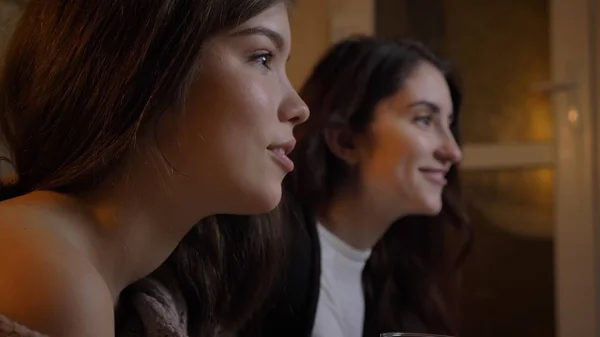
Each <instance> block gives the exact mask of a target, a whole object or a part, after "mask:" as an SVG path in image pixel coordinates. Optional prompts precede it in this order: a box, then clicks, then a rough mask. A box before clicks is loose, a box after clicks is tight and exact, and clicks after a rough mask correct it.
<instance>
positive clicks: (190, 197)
mask: <svg viewBox="0 0 600 337" xmlns="http://www.w3.org/2000/svg"><path fill="white" fill-rule="evenodd" d="M290 48H291V36H290V25H289V20H288V8H287V5H286V4H285V3H284V2H279V3H276V4H275V5H273V6H271V7H270V8H268V9H267V10H265V11H263V12H262V13H260V14H258V15H257V16H255V17H253V18H251V19H250V20H248V21H246V22H244V23H242V24H241V25H240V26H238V27H236V28H234V29H232V30H231V31H227V32H224V33H222V34H219V35H217V36H215V37H214V38H212V39H210V40H209V41H208V42H207V44H206V45H205V48H204V50H203V53H202V60H201V62H200V69H199V72H198V76H197V78H196V81H195V83H193V85H192V87H191V90H190V93H189V95H188V97H187V99H186V102H185V104H184V111H183V115H177V114H167V116H165V117H164V118H163V120H161V126H160V128H161V129H160V137H159V143H160V147H161V151H162V152H163V153H164V155H165V158H166V159H167V160H168V162H169V163H170V165H172V166H173V168H174V169H175V170H177V171H178V172H179V173H180V174H175V175H174V177H173V178H172V179H173V180H175V183H174V186H173V187H172V188H173V189H177V192H176V193H173V195H177V196H179V195H181V196H184V197H182V198H183V200H182V202H188V203H190V205H193V204H194V203H197V202H198V201H197V200H195V196H197V195H199V193H201V192H199V191H201V190H206V189H208V190H210V191H215V192H214V198H213V199H212V200H210V201H209V202H210V203H211V205H210V206H212V208H213V209H215V211H216V212H217V213H236V214H253V213H263V212H267V211H270V210H271V209H273V208H274V207H275V206H276V205H277V204H278V203H279V201H280V198H281V182H282V180H283V178H284V176H285V175H286V174H287V173H288V172H289V171H290V170H291V169H292V165H290V162H288V160H289V159H287V156H286V155H285V154H286V153H287V152H289V151H291V149H292V148H293V146H294V144H295V140H294V136H293V128H294V126H296V125H297V124H299V123H302V122H304V121H305V120H306V119H307V118H308V108H307V107H306V105H305V104H304V102H303V101H302V100H301V99H300V98H299V96H298V95H297V93H296V91H295V90H294V89H293V87H292V85H291V84H290V82H289V80H288V77H287V74H286V63H287V60H288V57H289V54H290Z"/></svg>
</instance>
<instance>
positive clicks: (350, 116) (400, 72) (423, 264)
mask: <svg viewBox="0 0 600 337" xmlns="http://www.w3.org/2000/svg"><path fill="white" fill-rule="evenodd" d="M422 62H429V63H431V64H432V65H434V66H435V67H437V68H438V69H439V70H440V71H441V72H442V73H443V74H444V76H445V77H446V80H447V82H448V85H449V87H450V91H451V96H452V101H453V105H454V113H455V116H456V118H455V120H454V122H453V124H452V126H451V127H452V132H453V134H454V136H455V137H456V138H457V140H458V129H457V128H458V117H459V111H460V104H461V95H460V92H459V90H458V87H457V85H456V82H455V80H454V78H453V77H452V73H451V72H450V68H449V66H448V65H447V64H446V63H445V62H444V61H442V60H441V59H440V58H438V57H437V56H436V55H435V54H433V53H432V52H431V51H429V50H428V49H427V48H426V47H424V46H423V45H422V44H420V43H417V42H413V41H409V40H380V39H377V38H371V37H354V38H350V39H347V40H344V41H342V42H340V43H338V44H337V45H335V46H333V47H332V48H331V49H330V50H329V52H328V53H327V54H326V55H325V56H324V57H323V58H322V59H321V61H320V62H319V63H318V64H317V65H316V67H315V68H314V70H313V72H312V74H311V75H310V76H309V78H308V80H307V81H306V83H305V84H304V86H303V87H302V89H301V90H300V94H301V96H302V98H303V99H304V101H305V102H306V104H307V105H308V107H309V108H310V110H311V117H310V119H309V122H308V123H307V124H304V125H301V126H299V127H298V130H297V131H298V135H299V137H301V139H300V141H299V143H298V146H297V148H296V150H294V152H293V153H292V155H293V157H294V158H293V159H294V161H295V162H296V164H297V166H296V167H297V169H296V171H294V172H293V173H292V174H291V175H290V176H289V177H288V179H287V180H286V189H287V191H288V192H289V195H290V196H292V197H293V198H295V199H297V201H298V202H299V204H300V206H301V207H302V208H303V209H304V210H306V209H310V210H312V211H314V212H317V210H319V209H320V208H321V207H323V206H324V205H325V206H326V205H327V204H328V203H329V202H330V200H331V198H332V195H333V193H334V190H335V189H336V188H337V187H338V186H339V185H340V184H343V183H344V182H345V181H346V179H347V175H348V170H347V166H346V164H345V163H344V162H342V161H341V160H340V159H338V158H337V157H336V156H335V155H333V153H332V152H331V151H330V149H329V147H328V146H327V144H326V142H325V139H324V137H323V132H322V131H323V130H324V129H325V128H327V127H329V126H332V125H335V126H340V125H341V126H344V127H347V128H349V129H350V130H351V131H352V132H354V133H355V134H359V133H361V132H364V131H365V129H366V128H367V127H368V125H369V124H370V122H371V120H372V117H373V111H374V108H375V106H376V104H377V103H378V102H380V101H381V100H383V99H385V98H387V97H389V96H391V95H393V94H394V93H396V92H397V91H398V90H400V89H401V88H402V86H403V84H404V81H405V80H406V78H407V77H408V76H409V75H410V73H411V72H412V71H413V70H414V69H415V68H416V67H417V66H418V65H419V64H420V63H422ZM448 181H449V184H448V185H447V187H446V188H445V189H444V191H443V210H442V212H441V214H439V215H437V216H434V217H425V216H413V217H408V218H402V219H400V220H398V221H396V222H395V223H394V224H392V225H391V227H390V228H389V230H388V231H387V232H386V233H385V235H384V236H383V238H382V239H381V240H380V241H379V242H378V243H377V245H376V246H375V247H374V249H373V252H372V255H371V257H370V259H369V261H368V262H367V265H366V267H365V270H364V273H363V285H364V291H365V299H366V320H365V336H376V335H378V334H379V333H382V332H392V331H403V332H411V331H412V332H429V333H440V334H442V333H453V332H454V330H455V326H454V322H455V318H454V317H452V315H453V312H454V307H453V305H452V304H451V302H452V301H453V300H454V291H455V287H454V282H453V280H454V276H455V275H454V271H455V267H456V266H457V265H458V264H459V263H460V261H461V260H462V258H463V256H464V252H466V248H467V247H468V242H469V238H470V235H469V229H468V227H467V222H466V218H465V215H464V210H463V205H462V203H461V198H460V188H459V187H460V186H459V177H458V171H457V167H453V168H452V169H451V171H450V172H449V174H448ZM449 228H455V229H456V230H457V232H458V233H459V234H461V235H463V236H462V237H463V239H464V241H461V243H460V245H461V246H462V247H461V249H460V253H459V254H458V255H457V254H452V253H450V249H448V248H449V245H448V244H447V242H446V239H447V238H448V237H449V236H448V235H447V234H448V233H447V232H448V229H449Z"/></svg>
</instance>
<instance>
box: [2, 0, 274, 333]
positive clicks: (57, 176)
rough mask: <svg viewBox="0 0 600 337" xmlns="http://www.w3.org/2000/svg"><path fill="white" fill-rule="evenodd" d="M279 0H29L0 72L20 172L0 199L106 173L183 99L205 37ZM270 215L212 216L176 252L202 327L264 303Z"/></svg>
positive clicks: (95, 179)
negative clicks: (137, 138)
mask: <svg viewBox="0 0 600 337" xmlns="http://www.w3.org/2000/svg"><path fill="white" fill-rule="evenodd" d="M279 1H284V0H156V1H133V0H32V1H30V2H29V3H28V5H27V7H26V9H25V12H24V13H23V16H22V18H21V20H20V22H19V23H18V25H17V28H16V31H15V33H14V35H13V38H12V41H11V43H10V45H9V47H8V51H7V54H6V58H5V60H4V67H3V69H2V73H1V74H0V135H1V136H2V137H3V138H4V140H5V141H6V144H7V145H8V149H9V152H10V157H11V163H12V164H13V167H14V169H15V171H16V173H17V180H16V181H11V182H6V181H5V182H0V201H2V200H6V199H9V198H12V197H16V196H19V195H23V194H26V193H28V192H32V191H35V190H52V191H57V192H62V193H68V194H78V193H84V192H87V191H90V190H92V189H94V188H95V187H96V186H97V185H98V184H101V183H102V182H104V181H105V179H106V178H107V176H108V175H109V174H110V173H111V171H112V170H114V169H116V168H117V167H120V166H121V165H122V164H123V161H124V160H125V158H126V157H127V154H128V153H129V152H130V150H131V149H132V147H133V146H134V145H135V141H136V136H137V135H138V133H139V132H140V130H141V129H144V128H147V127H154V122H155V121H156V120H157V117H158V116H160V115H161V114H163V113H165V112H166V111H167V110H177V109H176V108H177V107H179V106H180V105H181V104H182V103H183V100H184V98H185V97H186V95H187V92H188V89H189V86H190V83H191V82H192V81H193V79H194V77H195V76H196V70H197V67H198V64H199V60H200V58H201V54H202V47H203V45H204V43H205V42H206V41H207V39H208V38H210V37H211V36H214V35H215V34H217V33H219V32H221V31H223V30H226V29H230V28H233V27H235V26H237V25H239V24H240V23H242V22H244V21H246V20H248V19H250V18H251V17H253V16H255V15H257V14H259V13H260V12H262V11H263V10H265V9H267V8H268V7H270V6H271V5H273V4H275V3H277V2H279ZM214 113H218V112H214ZM3 159H4V160H7V158H3ZM271 222H272V221H271V220H270V217H268V216H264V217H236V216H217V217H212V218H210V219H205V220H204V221H203V224H202V226H196V227H195V228H194V229H193V230H192V231H190V232H189V233H188V235H187V236H186V237H185V239H184V241H183V242H182V243H181V244H180V245H179V246H178V248H177V249H176V251H175V252H174V253H173V254H172V256H171V257H170V258H169V261H168V262H167V264H168V265H169V266H170V267H171V268H172V269H174V270H175V272H176V274H177V275H178V276H179V277H180V279H181V284H182V287H183V289H184V290H185V295H186V299H187V300H188V302H189V304H190V310H191V311H192V312H193V313H195V314H196V315H197V316H196V317H193V320H194V322H195V323H194V324H195V325H197V326H198V327H199V329H200V327H202V326H208V327H209V328H210V327H212V326H214V325H215V324H217V323H218V322H221V323H222V324H226V325H237V324H240V321H243V320H244V319H245V318H246V317H248V315H249V314H250V313H251V312H252V311H253V310H254V308H255V307H257V306H258V305H259V304H260V303H261V301H262V299H263V298H264V296H265V293H266V290H267V289H268V288H269V285H270V284H271V282H272V279H273V278H274V276H275V274H276V273H277V268H276V266H277V261H278V257H279V256H280V255H281V254H280V253H279V244H280V240H279V237H280V234H279V227H278V226H272V225H271ZM250 268H251V270H250ZM242 280H243V281H244V282H242ZM209 321H210V322H209ZM215 322H217V323H215Z"/></svg>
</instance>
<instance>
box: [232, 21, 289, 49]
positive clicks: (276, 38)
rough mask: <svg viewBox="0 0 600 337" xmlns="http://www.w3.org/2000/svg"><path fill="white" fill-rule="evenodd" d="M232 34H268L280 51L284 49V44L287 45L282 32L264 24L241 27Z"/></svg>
mask: <svg viewBox="0 0 600 337" xmlns="http://www.w3.org/2000/svg"><path fill="white" fill-rule="evenodd" d="M232 35H233V36H251V35H262V36H266V37H267V38H269V40H271V41H272V42H273V44H274V45H275V47H276V48H277V51H279V52H281V51H282V50H283V46H284V45H285V40H284V39H283V36H281V34H279V33H277V32H276V31H274V30H272V29H269V28H266V27H263V26H256V27H250V28H245V29H241V30H238V31H236V32H234V33H233V34H232Z"/></svg>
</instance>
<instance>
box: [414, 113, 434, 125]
mask: <svg viewBox="0 0 600 337" xmlns="http://www.w3.org/2000/svg"><path fill="white" fill-rule="evenodd" d="M432 121H433V116H432V115H427V116H419V117H416V118H415V122H416V123H418V124H421V125H423V126H429V125H430V124H431V122H432Z"/></svg>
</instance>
